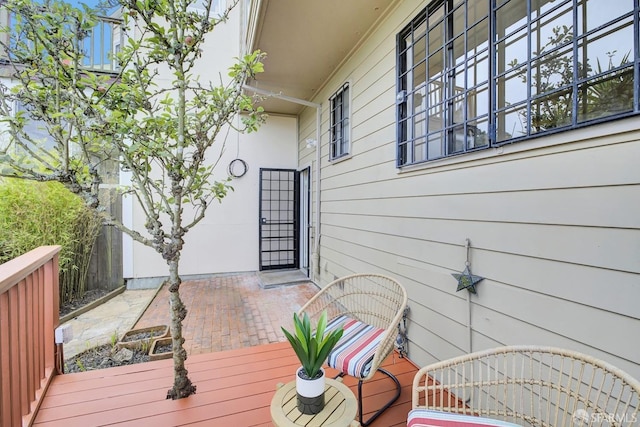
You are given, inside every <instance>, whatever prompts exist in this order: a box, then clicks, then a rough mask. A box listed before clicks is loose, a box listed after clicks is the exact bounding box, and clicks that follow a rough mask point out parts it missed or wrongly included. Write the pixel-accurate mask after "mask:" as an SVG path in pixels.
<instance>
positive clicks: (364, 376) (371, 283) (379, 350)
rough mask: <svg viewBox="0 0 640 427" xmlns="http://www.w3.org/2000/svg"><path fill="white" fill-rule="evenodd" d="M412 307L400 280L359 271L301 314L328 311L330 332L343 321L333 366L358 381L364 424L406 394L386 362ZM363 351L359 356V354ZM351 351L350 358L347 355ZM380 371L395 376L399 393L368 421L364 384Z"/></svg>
mask: <svg viewBox="0 0 640 427" xmlns="http://www.w3.org/2000/svg"><path fill="white" fill-rule="evenodd" d="M406 305H407V292H406V291H405V289H404V288H403V287H402V285H400V284H399V283H398V282H397V281H395V280H393V279H391V278H389V277H386V276H382V275H377V274H354V275H350V276H346V277H343V278H340V279H337V280H335V281H333V282H331V283H329V284H328V285H327V286H326V287H324V288H323V289H322V290H320V292H318V293H317V294H316V295H314V296H313V297H312V298H311V299H310V300H309V302H307V303H306V304H305V305H304V306H303V307H302V308H301V309H300V311H299V312H298V314H299V315H301V314H302V313H305V312H306V313H307V314H308V315H309V317H310V318H311V320H315V321H317V319H318V317H319V316H320V314H322V312H323V311H324V310H327V315H328V316H327V318H328V319H333V320H331V321H330V322H329V324H328V326H327V330H331V329H332V328H335V327H338V326H340V325H342V326H343V327H344V330H345V332H344V334H343V336H342V338H341V339H340V341H339V342H338V344H337V345H336V347H335V349H334V350H333V351H332V352H331V354H330V355H329V358H328V365H329V366H330V367H332V368H335V369H337V370H338V371H340V375H339V376H344V375H352V376H354V377H356V378H357V379H358V413H359V417H360V420H359V421H360V424H361V425H363V426H366V425H369V424H370V423H371V422H372V421H373V420H374V419H376V418H377V417H378V416H379V415H380V414H381V413H382V412H383V411H384V410H386V409H387V408H389V407H390V406H391V405H392V404H393V402H395V401H396V400H397V399H398V397H399V396H400V383H399V381H398V379H397V378H396V377H395V376H393V375H392V374H391V373H390V372H388V371H386V370H384V369H381V368H380V364H381V363H382V362H383V361H384V360H385V359H386V358H387V356H388V355H389V354H390V353H391V352H392V351H393V348H394V341H395V339H396V336H397V332H398V330H397V327H398V324H399V323H400V320H401V318H402V315H403V311H404V308H405V307H406ZM365 341H366V342H368V344H369V345H368V346H366V347H365V349H364V350H363V351H359V352H354V351H353V349H354V348H357V347H359V343H362V342H365ZM356 353H357V354H356ZM346 354H348V356H345V355H346ZM377 371H380V372H382V373H383V374H385V375H387V376H388V377H389V378H391V379H392V380H393V381H394V382H395V385H396V395H395V396H394V397H393V399H391V400H390V401H389V402H388V403H387V404H386V405H384V406H383V407H382V408H381V409H379V410H378V411H377V412H376V413H375V414H374V415H372V416H371V417H370V418H369V419H368V420H367V421H363V416H362V415H363V411H362V383H363V382H364V381H367V380H370V379H371V378H373V376H374V375H375V373H376V372H377Z"/></svg>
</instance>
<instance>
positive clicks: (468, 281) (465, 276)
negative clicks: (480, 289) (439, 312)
mask: <svg viewBox="0 0 640 427" xmlns="http://www.w3.org/2000/svg"><path fill="white" fill-rule="evenodd" d="M452 276H453V277H455V278H456V280H457V281H458V288H457V289H456V292H459V291H461V290H463V289H466V290H468V291H469V292H471V293H472V294H477V292H476V283H478V282H479V281H481V280H483V279H484V277H480V276H475V275H473V274H471V270H469V266H468V265H467V266H466V267H465V269H464V271H463V272H462V274H457V273H454V274H452Z"/></svg>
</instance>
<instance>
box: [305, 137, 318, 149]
mask: <svg viewBox="0 0 640 427" xmlns="http://www.w3.org/2000/svg"><path fill="white" fill-rule="evenodd" d="M306 143H307V148H313V147H315V146H316V145H317V144H318V141H316V140H315V139H313V138H307V140H306Z"/></svg>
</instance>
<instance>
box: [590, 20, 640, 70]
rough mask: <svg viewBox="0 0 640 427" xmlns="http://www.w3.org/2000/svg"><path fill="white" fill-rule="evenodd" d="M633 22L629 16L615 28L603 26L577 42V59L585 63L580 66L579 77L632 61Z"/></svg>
mask: <svg viewBox="0 0 640 427" xmlns="http://www.w3.org/2000/svg"><path fill="white" fill-rule="evenodd" d="M633 59H634V57H633V22H632V21H631V18H629V19H625V20H624V21H623V22H621V23H619V24H618V26H617V27H616V28H611V27H607V28H604V29H602V30H600V31H598V32H596V33H594V34H592V35H590V36H588V37H586V38H583V39H581V40H580V41H579V43H578V61H579V62H580V63H581V64H584V63H585V61H586V63H587V67H581V69H580V77H588V76H593V75H596V74H601V73H603V72H606V71H608V70H611V69H613V68H617V67H620V66H623V65H625V64H628V63H630V62H633Z"/></svg>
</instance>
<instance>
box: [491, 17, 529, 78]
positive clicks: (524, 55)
mask: <svg viewBox="0 0 640 427" xmlns="http://www.w3.org/2000/svg"><path fill="white" fill-rule="evenodd" d="M527 45H528V41H527V30H526V28H524V29H522V30H520V31H518V32H517V33H515V34H513V35H511V36H509V37H507V38H506V39H505V40H504V41H502V42H500V43H498V44H497V48H496V54H497V59H496V61H497V63H496V65H497V68H498V73H502V72H504V71H507V70H510V69H512V68H514V67H517V66H518V65H521V64H526V63H527V60H528V58H529V56H528V50H527Z"/></svg>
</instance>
